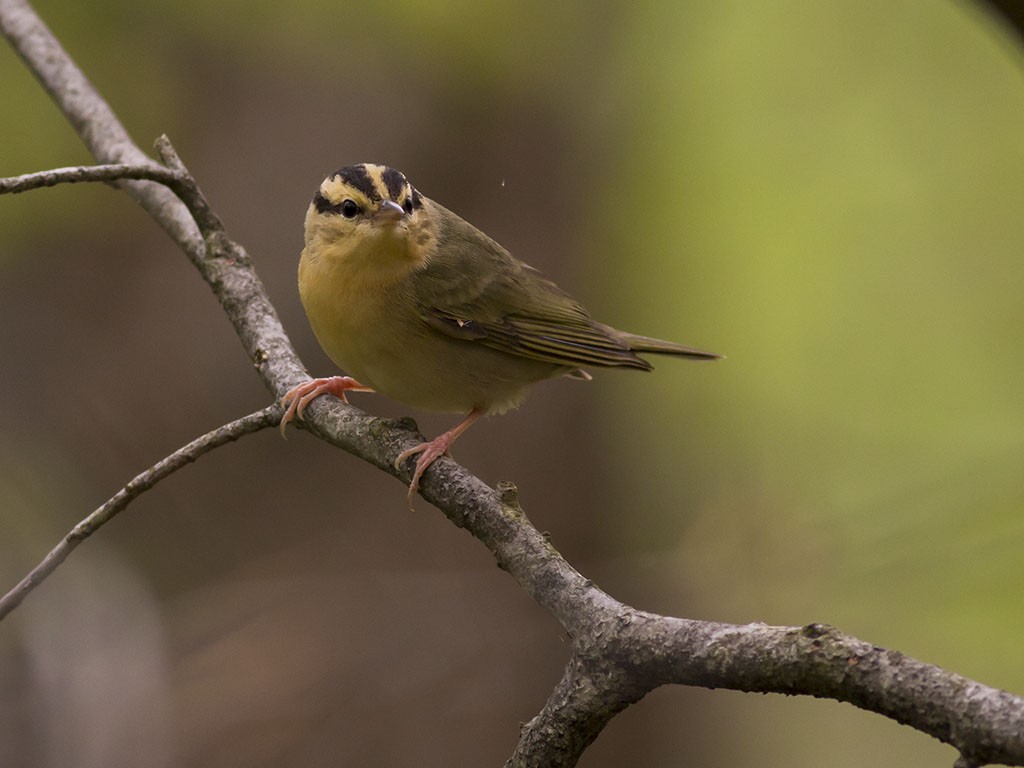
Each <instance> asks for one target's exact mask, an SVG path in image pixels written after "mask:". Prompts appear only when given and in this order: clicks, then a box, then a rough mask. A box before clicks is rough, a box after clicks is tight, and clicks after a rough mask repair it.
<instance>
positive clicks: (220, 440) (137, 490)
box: [0, 405, 281, 619]
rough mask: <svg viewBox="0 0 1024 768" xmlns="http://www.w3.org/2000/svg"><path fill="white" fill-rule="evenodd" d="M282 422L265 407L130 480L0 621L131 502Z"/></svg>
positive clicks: (3, 610) (4, 604)
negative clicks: (203, 458) (195, 463)
mask: <svg viewBox="0 0 1024 768" xmlns="http://www.w3.org/2000/svg"><path fill="white" fill-rule="evenodd" d="M280 420H281V408H280V407H279V406H277V405H271V406H267V407H266V408H264V409H263V410H260V411H256V412H255V413H250V414H249V415H248V416H243V417H242V418H240V419H236V420H235V421H232V422H231V423H229V424H225V425H224V426H222V427H217V429H215V430H213V431H212V432H207V433H206V434H205V435H203V436H202V437H198V438H196V439H195V440H193V441H192V442H191V443H189V444H188V445H185V446H183V447H181V448H179V449H178V450H176V451H175V452H174V453H172V454H170V455H169V456H167V457H165V458H163V459H161V460H160V461H158V462H157V463H156V464H154V465H153V466H152V467H150V468H149V469H147V470H146V471H145V472H141V473H140V474H138V475H136V476H135V477H134V478H132V480H131V482H129V483H128V484H127V485H126V486H125V487H124V488H122V489H121V490H120V491H118V492H117V493H115V494H114V495H113V496H111V497H110V499H108V500H107V501H106V502H104V503H103V504H102V505H100V506H99V507H97V508H96V510H95V511H93V512H92V514H90V515H89V516H88V517H86V518H85V519H84V520H82V521H81V522H80V523H78V525H76V526H75V527H74V528H72V529H71V530H70V531H69V532H68V533H67V534H66V535H65V536H64V538H63V539H61V541H60V543H59V544H57V546H55V547H54V548H53V549H52V550H50V552H49V554H47V555H46V557H44V558H43V560H42V562H40V563H39V565H37V566H36V567H35V568H33V569H32V570H31V571H30V572H29V573H28V575H27V576H25V578H23V579H22V580H21V581H20V582H18V584H17V586H15V587H14V588H13V589H12V590H11V591H10V592H8V593H7V594H6V595H4V596H3V597H2V598H0V619H3V618H4V616H6V615H7V614H9V613H10V612H11V611H13V610H14V609H15V608H17V607H18V606H19V605H20V604H21V601H22V600H24V599H25V597H26V596H27V595H28V594H29V592H31V591H32V590H33V589H35V588H36V587H37V586H38V585H39V584H40V583H42V581H43V580H44V579H45V578H46V577H47V576H49V575H50V574H51V573H53V572H54V570H56V568H57V566H59V565H60V564H61V563H63V562H64V561H65V560H66V559H67V557H68V555H70V554H71V552H72V551H74V549H75V547H77V546H78V545H79V544H81V543H82V542H83V541H85V540H86V539H87V538H89V537H90V536H91V535H92V534H93V533H95V532H96V531H97V530H99V529H100V528H101V527H103V526H104V525H105V524H106V523H108V522H110V521H111V520H112V519H113V518H114V516H115V515H117V514H118V513H119V512H122V511H123V510H124V509H125V508H126V507H127V506H128V505H129V504H130V503H131V502H132V501H133V500H135V499H136V498H137V497H138V496H140V495H141V494H143V493H145V492H146V491H148V490H149V489H150V488H152V487H153V486H155V485H156V484H157V483H159V482H160V481H161V480H163V479H164V478H166V477H169V476H170V475H172V474H174V473H175V472H177V471H178V470H179V469H181V468H182V467H184V466H185V465H186V464H191V463H192V462H193V461H195V460H196V459H198V458H199V457H200V456H202V455H203V454H204V453H209V452H210V451H212V450H213V449H214V448H217V447H219V446H221V445H224V444H226V443H230V442H233V441H235V440H237V439H238V438H240V437H242V436H244V435H248V434H252V433H253V432H258V431H259V430H261V429H266V428H267V427H272V426H277V423H278V422H279V421H280Z"/></svg>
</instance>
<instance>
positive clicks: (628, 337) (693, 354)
mask: <svg viewBox="0 0 1024 768" xmlns="http://www.w3.org/2000/svg"><path fill="white" fill-rule="evenodd" d="M619 338H621V339H622V340H623V341H624V342H625V343H626V344H628V345H629V348H630V349H631V350H633V351H634V352H653V353H656V354H660V355H679V356H680V357H689V358H692V359H694V360H718V359H719V358H721V357H722V355H717V354H715V353H714V352H705V351H704V350H702V349H694V348H693V347H684V346H683V345H682V344H676V343H675V342H674V341H664V340H662V339H652V338H651V337H650V336H639V335H637V334H635V333H626V332H625V331H619Z"/></svg>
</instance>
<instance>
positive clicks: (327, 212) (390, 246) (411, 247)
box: [306, 163, 435, 278]
mask: <svg viewBox="0 0 1024 768" xmlns="http://www.w3.org/2000/svg"><path fill="white" fill-rule="evenodd" d="M424 201H425V198H424V197H423V196H422V195H421V194H420V193H419V192H418V191H416V189H415V188H414V187H413V186H412V185H411V184H410V183H409V180H408V179H406V178H405V175H404V174H402V173H401V171H397V170H395V169H394V168H389V167H387V166H384V165H374V164H371V163H363V164H361V165H350V166H348V167H346V168H342V169H341V170H339V171H336V172H334V173H332V174H331V175H330V176H328V177H327V178H326V179H324V180H323V182H321V184H320V188H319V189H318V190H317V192H316V195H314V196H313V201H312V203H311V204H310V206H309V210H308V212H307V213H306V252H307V254H309V255H311V256H313V257H315V258H318V259H321V258H322V259H326V260H329V261H331V262H339V263H340V262H342V261H343V262H345V263H346V265H347V266H348V267H350V268H357V269H378V270H381V276H382V278H383V277H385V276H386V275H387V274H390V273H392V272H395V271H399V272H401V271H408V270H410V269H414V268H416V267H418V266H422V265H423V264H425V263H426V260H427V258H428V254H429V247H430V246H431V245H432V244H433V242H434V240H435V238H434V235H433V229H434V228H433V226H432V222H431V221H430V216H429V213H428V211H427V210H426V208H425V206H424Z"/></svg>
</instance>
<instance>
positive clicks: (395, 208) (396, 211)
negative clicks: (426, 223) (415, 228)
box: [374, 200, 405, 224]
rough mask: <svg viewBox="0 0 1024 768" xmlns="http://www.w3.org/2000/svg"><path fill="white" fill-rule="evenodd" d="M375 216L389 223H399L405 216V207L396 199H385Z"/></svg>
mask: <svg viewBox="0 0 1024 768" xmlns="http://www.w3.org/2000/svg"><path fill="white" fill-rule="evenodd" d="M374 218H375V219H377V220H379V221H383V222H387V223H389V224H397V223H398V222H399V221H401V220H402V219H404V218H405V209H403V208H402V206H400V205H399V204H398V203H396V202H395V201H394V200H385V201H383V202H382V203H381V204H380V208H379V209H378V210H377V213H376V215H375V216H374Z"/></svg>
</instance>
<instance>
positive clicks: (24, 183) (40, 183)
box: [0, 163, 184, 195]
mask: <svg viewBox="0 0 1024 768" xmlns="http://www.w3.org/2000/svg"><path fill="white" fill-rule="evenodd" d="M121 179H148V180H149V181H159V182H160V183H161V184H166V185H168V186H172V185H174V184H177V183H180V182H182V181H183V180H184V178H183V176H182V175H181V174H180V173H178V172H175V171H170V170H168V169H167V168H164V167H162V166H159V165H156V164H155V163H147V164H145V165H130V164H126V163H115V164H111V165H79V166H73V167H69V168H54V169H52V170H49V171H37V172H36V173H26V174H24V175H22V176H11V177H9V178H5V179H0V195H3V194H17V193H19V192H28V191H30V190H33V189H42V188H43V187H55V186H57V185H58V184H78V183H80V182H85V181H120V180H121Z"/></svg>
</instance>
